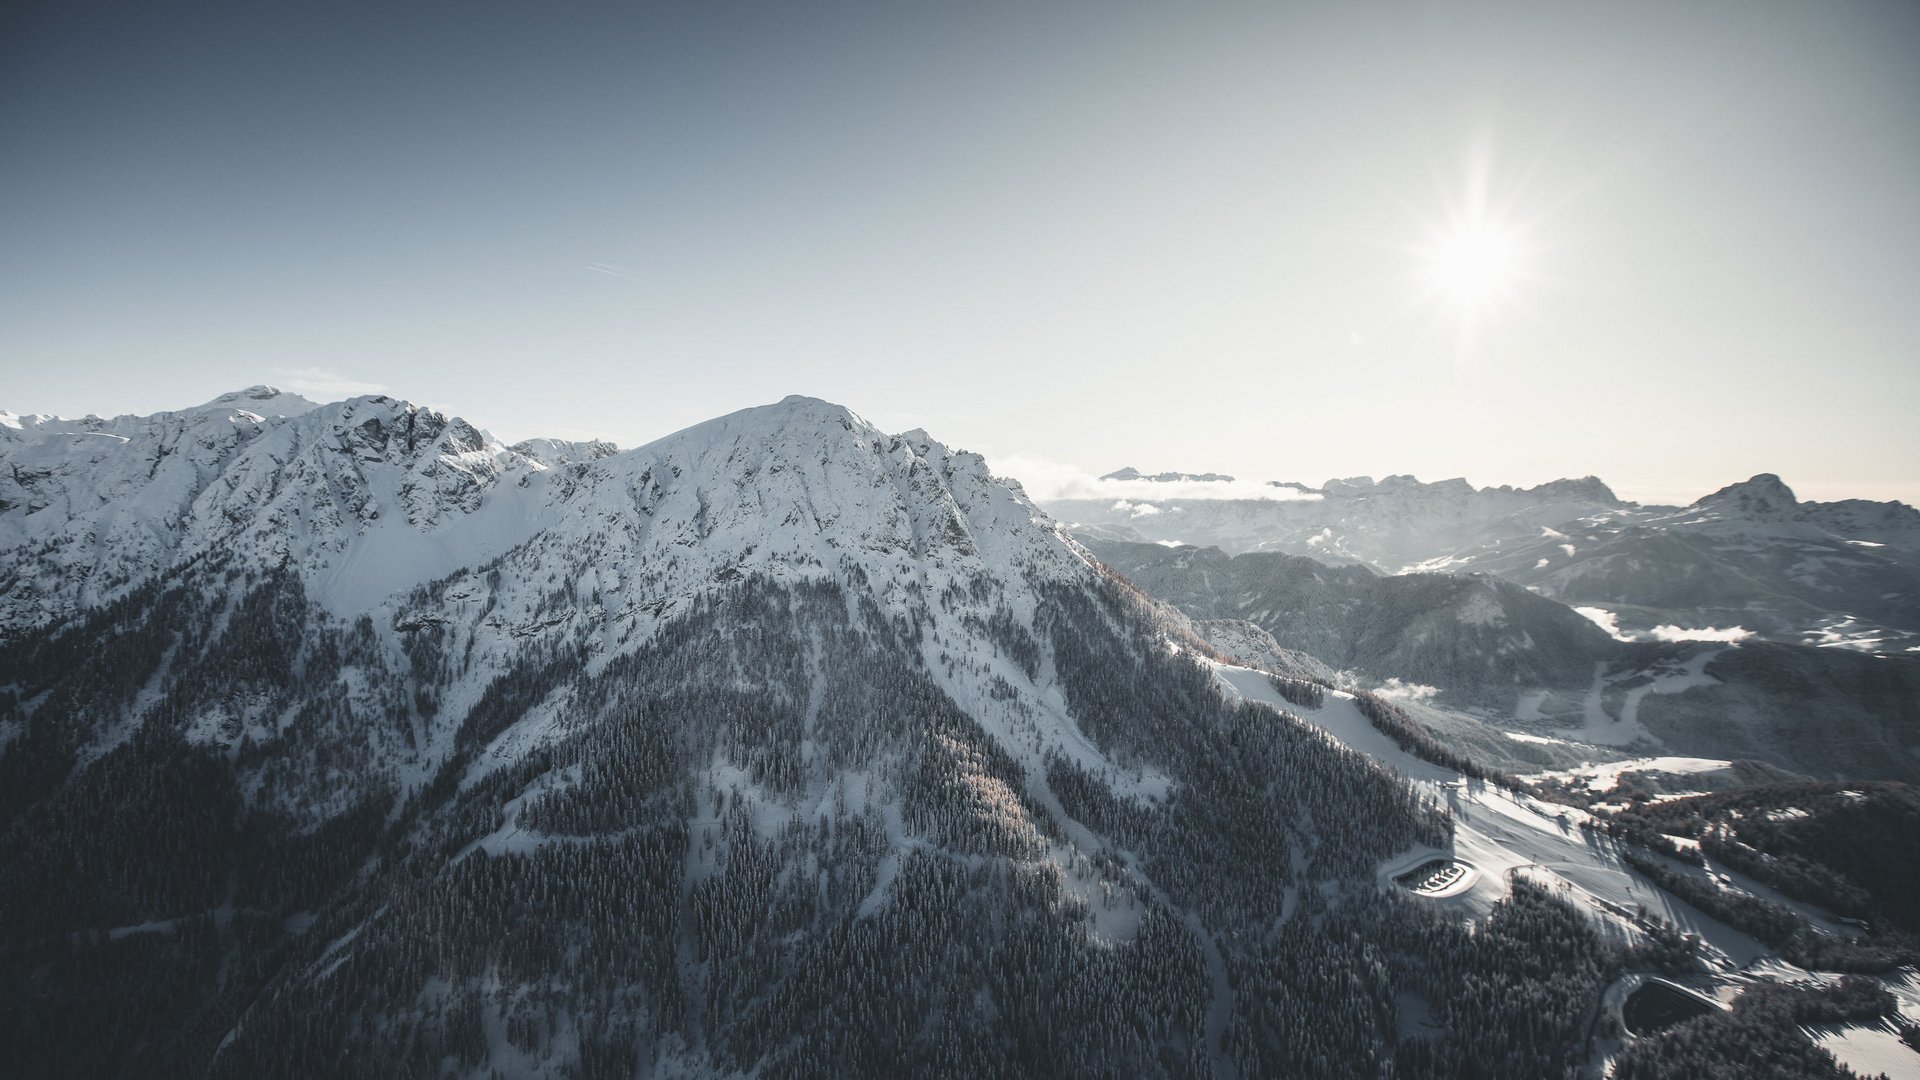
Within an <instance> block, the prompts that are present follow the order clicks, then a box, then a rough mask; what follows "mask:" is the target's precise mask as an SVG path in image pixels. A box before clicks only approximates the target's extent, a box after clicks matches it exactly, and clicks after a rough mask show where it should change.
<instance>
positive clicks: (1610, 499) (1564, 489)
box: [1521, 476, 1621, 506]
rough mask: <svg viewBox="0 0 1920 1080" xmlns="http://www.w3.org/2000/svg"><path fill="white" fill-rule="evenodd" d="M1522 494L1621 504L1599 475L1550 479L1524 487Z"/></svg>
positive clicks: (1612, 504)
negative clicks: (1535, 485)
mask: <svg viewBox="0 0 1920 1080" xmlns="http://www.w3.org/2000/svg"><path fill="white" fill-rule="evenodd" d="M1521 494H1523V495H1538V496H1541V497H1544V498H1553V499H1579V500H1583V501H1586V502H1596V503H1605V504H1608V505H1611V506H1619V505H1621V502H1620V497H1619V496H1618V495H1615V494H1614V493H1613V489H1612V488H1610V487H1608V486H1607V484H1606V481H1604V480H1601V479H1600V478H1599V477H1597V476H1582V477H1580V478H1579V479H1577V480H1574V479H1564V480H1549V481H1547V482H1546V483H1544V484H1541V485H1539V486H1537V487H1530V488H1522V489H1521Z"/></svg>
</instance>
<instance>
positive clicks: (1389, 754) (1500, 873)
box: [1214, 664, 1772, 971]
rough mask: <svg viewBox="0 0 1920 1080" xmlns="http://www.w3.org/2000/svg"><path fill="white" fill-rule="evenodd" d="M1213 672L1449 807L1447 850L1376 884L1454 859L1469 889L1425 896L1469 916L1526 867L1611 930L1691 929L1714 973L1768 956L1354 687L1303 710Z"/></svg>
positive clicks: (1236, 672)
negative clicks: (1406, 726) (1425, 739)
mask: <svg viewBox="0 0 1920 1080" xmlns="http://www.w3.org/2000/svg"><path fill="white" fill-rule="evenodd" d="M1214 670H1215V673H1216V675H1217V676H1218V678H1219V680H1220V682H1221V683H1222V684H1223V685H1224V686H1225V687H1226V688H1227V690H1228V691H1229V692H1230V693H1232V694H1234V695H1236V696H1238V697H1240V698H1243V699H1245V700H1247V701H1255V702H1260V703H1262V704H1265V705H1270V706H1272V707H1273V708H1275V709H1277V710H1279V711H1281V712H1285V713H1288V714H1290V715H1293V716H1298V717H1300V718H1301V719H1303V720H1305V721H1306V722H1308V723H1310V724H1313V725H1314V726H1315V727H1318V728H1320V729H1321V730H1322V731H1325V732H1326V733H1327V734H1328V735H1331V736H1332V737H1333V738H1335V739H1337V740H1339V741H1340V742H1341V743H1343V744H1345V745H1346V746H1348V747H1351V748H1352V749H1354V750H1358V751H1360V752H1361V753H1363V754H1366V755H1367V756H1368V757H1370V758H1372V759H1373V760H1375V761H1376V762H1379V763H1380V764H1381V765H1383V766H1386V767H1387V768H1389V769H1392V770H1394V771H1395V772H1398V773H1400V774H1401V775H1403V776H1405V777H1406V778H1407V779H1409V780H1411V781H1413V782H1414V783H1415V784H1416V785H1417V786H1419V787H1420V788H1422V789H1423V790H1425V791H1426V792H1427V793H1428V794H1430V795H1431V796H1432V797H1433V798H1434V800H1435V801H1436V802H1439V803H1440V804H1442V805H1444V806H1446V807H1447V808H1448V810H1449V811H1450V812H1451V813H1452V815H1453V819H1454V841H1453V846H1452V848H1451V849H1449V850H1444V851H1443V850H1438V849H1434V848H1425V847H1422V848H1415V849H1413V850H1411V851H1408V852H1406V853H1405V854H1403V855H1400V856H1398V857H1396V858H1394V859H1391V860H1388V861H1387V862H1386V863H1384V864H1383V865H1382V866H1381V867H1380V869H1379V875H1378V876H1379V881H1380V884H1381V886H1382V887H1388V886H1391V885H1392V882H1393V879H1394V878H1395V877H1396V876H1398V875H1400V874H1403V873H1406V872H1407V871H1408V870H1411V869H1414V868H1415V867H1418V866H1419V865H1420V864H1421V863H1423V862H1426V861H1428V860H1430V859H1433V858H1436V857H1438V858H1445V859H1452V860H1454V861H1456V862H1459V863H1462V864H1464V865H1465V866H1467V867H1469V868H1470V869H1472V870H1475V871H1478V873H1477V874H1472V875H1469V878H1470V880H1471V883H1470V884H1469V885H1468V886H1467V887H1465V888H1462V889H1458V890H1450V891H1449V892H1448V893H1447V894H1445V895H1442V896H1436V897H1432V898H1430V899H1431V901H1432V902H1433V903H1436V904H1445V905H1448V906H1449V907H1452V908H1456V909H1458V910H1459V911H1460V912H1461V913H1462V914H1465V915H1468V916H1471V917H1473V918H1480V917H1482V916H1484V915H1486V914H1487V913H1488V912H1489V911H1491V910H1492V908H1493V905H1494V904H1496V903H1498V902H1499V901H1500V900H1502V899H1504V898H1505V897H1507V896H1508V895H1509V894H1510V893H1511V892H1512V884H1513V879H1514V877H1515V876H1516V875H1520V874H1525V875H1526V876H1527V877H1528V878H1529V879H1531V880H1533V881H1535V882H1537V883H1540V884H1544V885H1547V886H1549V887H1551V888H1554V889H1556V890H1558V891H1560V892H1561V893H1562V894H1563V895H1564V896H1565V897H1566V898H1567V899H1569V900H1571V901H1573V902H1574V903H1576V904H1578V905H1580V906H1583V907H1585V908H1587V909H1588V910H1590V911H1591V912H1592V913H1593V914H1594V915H1595V916H1597V917H1598V918H1599V920H1600V921H1601V922H1602V923H1603V924H1604V925H1609V926H1613V927H1615V928H1617V932H1620V933H1623V934H1630V933H1632V932H1633V930H1632V925H1633V920H1634V919H1635V917H1636V916H1639V915H1641V914H1643V913H1644V914H1645V915H1650V916H1655V917H1658V918H1660V919H1664V920H1666V921H1667V922H1668V923H1671V924H1672V925H1674V926H1675V927H1677V928H1679V929H1680V930H1682V931H1684V932H1687V933H1693V934H1698V935H1699V936H1700V940H1701V942H1702V944H1703V946H1704V948H1703V952H1705V953H1706V954H1707V959H1708V961H1709V963H1711V964H1712V965H1714V966H1715V967H1717V968H1719V969H1721V970H1729V971H1730V970H1736V969H1739V968H1744V967H1745V966H1747V965H1748V964H1750V963H1752V962H1753V961H1755V960H1758V959H1760V958H1762V957H1765V956H1769V955H1771V953H1772V951H1771V950H1770V949H1768V948H1767V947H1766V946H1765V945H1763V944H1761V943H1760V942H1759V941H1757V940H1755V939H1754V938H1753V937H1751V936H1749V935H1747V934H1744V933H1742V932H1740V931H1738V930H1735V929H1734V928H1733V927H1730V926H1728V925H1726V924H1725V923H1723V922H1720V921H1719V920H1717V919H1713V918H1710V917H1709V916H1707V915H1706V914H1704V913H1703V912H1701V911H1699V910H1698V909H1696V908H1694V907H1693V906H1691V905H1689V904H1687V903H1685V902H1683V901H1681V900H1678V899H1676V898H1674V897H1673V896H1671V895H1669V894H1668V893H1666V892H1664V891H1663V890H1661V889H1660V888H1659V886H1657V885H1655V884H1654V883H1653V882H1652V881H1651V880H1650V879H1648V878H1647V877H1646V875H1644V874H1641V873H1640V872H1639V871H1637V870H1635V869H1633V868H1632V867H1631V866H1628V865H1626V863H1625V862H1624V861H1622V859H1621V857H1620V851H1619V849H1618V847H1617V846H1616V845H1615V844H1614V842H1613V841H1612V839H1611V838H1609V837H1607V836H1605V835H1604V834H1600V833H1597V832H1588V831H1586V830H1583V829H1581V828H1580V823H1581V822H1582V821H1583V820H1585V819H1587V817H1588V815H1587V814H1586V813H1585V812H1584V811H1581V810H1578V809H1575V808H1573V807H1561V806H1553V805H1549V804H1544V803H1539V802H1536V801H1535V800H1532V799H1528V798H1525V797H1523V796H1516V795H1514V794H1512V793H1511V792H1508V791H1506V790H1504V789H1502V788H1499V787H1496V786H1494V785H1491V784H1487V783H1485V782H1483V781H1479V780H1473V779H1470V778H1467V777H1463V776H1461V775H1460V774H1459V773H1457V772H1455V771H1453V770H1452V769H1447V768H1443V767H1441V766H1438V765H1435V764H1433V763H1431V762H1427V761H1423V760H1421V759H1419V758H1417V757H1415V756H1413V755H1412V754H1410V753H1408V752H1406V751H1404V750H1402V749H1400V748H1399V747H1398V746H1397V745H1395V744H1394V742H1393V741H1392V740H1391V739H1389V738H1387V737H1386V736H1385V735H1383V734H1381V733H1380V731H1379V730H1378V729H1376V728H1375V727H1374V726H1373V725H1372V724H1371V723H1369V722H1368V720H1367V718H1366V717H1365V716H1363V715H1361V713H1360V710H1359V708H1358V707H1357V706H1356V705H1355V704H1354V699H1353V696H1352V695H1351V694H1345V693H1340V692H1338V691H1328V693H1327V695H1326V701H1325V703H1324V704H1323V705H1322V706H1321V707H1320V708H1318V709H1310V708H1303V707H1300V706H1297V705H1294V704H1292V703H1291V702H1288V701H1287V700H1286V699H1284V698H1282V697H1281V696H1280V695H1279V693H1278V692H1277V691H1276V690H1274V688H1273V684H1272V683H1271V682H1269V681H1268V678H1267V675H1266V674H1265V673H1264V672H1260V671H1255V670H1253V669H1250V668H1243V667H1235V666H1232V665H1229V664H1216V665H1215V666H1214Z"/></svg>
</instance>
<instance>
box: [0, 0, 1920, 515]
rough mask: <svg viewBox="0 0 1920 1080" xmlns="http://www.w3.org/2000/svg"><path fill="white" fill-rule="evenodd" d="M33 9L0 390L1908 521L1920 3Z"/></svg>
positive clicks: (11, 173) (1919, 206)
mask: <svg viewBox="0 0 1920 1080" xmlns="http://www.w3.org/2000/svg"><path fill="white" fill-rule="evenodd" d="M8 12H9V13H8V14H6V15H0V20H3V21H0V147H4V148H5V149H4V152H0V408H7V409H12V410H14V411H20V412H28V411H39V412H60V413H69V414H77V413H85V412H102V413H115V412H147V411H152V410H156V409H161V408H169V407H178V406H182V405H186V404H190V403H194V402H198V401H202V400H205V399H207V398H210V397H212V396H214V395H215V394H217V393H219V392H222V391H224V390H229V389H233V388H236V387H239V386H244V385H247V384H250V383H256V382H276V383H279V384H282V385H288V386H292V387H296V388H302V389H305V390H306V391H307V392H309V394H310V395H312V394H319V395H320V396H327V390H328V389H329V388H331V389H332V390H334V391H336V392H337V393H339V394H346V393H353V392H359V391H363V390H366V389H369V388H374V387H379V388H383V389H385V390H386V391H388V392H391V393H394V394H397V395H401V396H404V397H408V398H412V399H415V400H420V401H425V402H429V403H432V404H434V405H436V406H440V407H445V408H449V409H452V410H455V411H458V412H459V413H461V414H462V415H466V416H468V417H470V418H472V419H474V420H475V421H476V422H479V423H481V424H483V425H485V426H487V427H490V428H491V429H493V430H494V431H496V432H497V433H499V434H501V435H503V436H506V437H509V438H519V437H526V436H530V435H536V434H540V435H554V436H560V437H585V436H594V435H597V436H603V437H608V438H612V439H614V440H616V441H618V442H620V443H622V444H623V445H633V444H637V443H640V442H644V441H646V440H647V439H650V438H653V437H655V436H658V435H661V434H665V433H667V432H668V431H671V430H674V429H676V428H678V427H681V426H684V425H686V424H689V423H692V422H696V421H698V420H701V419H704V418H706V417H708V416H711V415H714V414H717V413H721V412H725V411H729V410H731V409H734V408H739V407H742V406H745V405H750V404H758V403H762V402H767V401H772V400H777V399H778V398H780V397H782V396H784V395H786V394H788V393H806V394H812V395H816V396H820V397H826V398H829V399H833V400H837V401H841V402H844V403H845V404H847V405H849V406H851V407H853V408H854V409H855V410H857V411H859V412H861V413H862V414H863V415H866V416H867V417H868V418H869V419H872V420H874V421H875V422H876V423H879V424H881V425H882V426H885V427H889V428H893V429H904V428H909V427H917V426H924V427H926V428H927V429H929V430H930V431H932V432H933V433H934V434H935V435H936V436H938V437H940V438H942V439H943V440H945V441H947V442H949V443H954V444H958V445H962V446H966V447H968V448H970V449H976V450H981V451H984V452H987V453H988V454H989V455H990V456H992V457H994V458H996V459H998V460H1005V459H1009V458H1012V457H1014V456H1015V455H1026V456H1027V457H1029V458H1038V459H1042V460H1048V461H1053V462H1063V463H1073V464H1076V465H1079V466H1081V467H1083V468H1085V469H1088V470H1091V471H1094V472H1104V471H1106V470H1108V469H1112V468H1117V467H1119V466H1121V465H1127V464H1132V465H1137V466H1140V467H1142V468H1145V469H1149V470H1159V469H1184V470H1191V471H1199V470H1218V471H1224V472H1231V473H1235V474H1237V475H1240V476H1243V477H1251V478H1262V479H1264V478H1282V479H1299V480H1304V481H1308V482H1313V483H1317V482H1319V481H1321V480H1324V479H1326V478H1327V477H1329V476H1346V475H1353V474H1357V473H1372V474H1375V475H1382V474H1386V473H1397V472H1411V473H1416V474H1418V475H1420V476H1422V477H1423V478H1428V479H1438V478H1441V477H1447V476H1456V475H1464V476H1466V477H1468V478H1469V479H1471V480H1473V481H1475V482H1476V483H1481V484H1490V483H1518V484H1528V483H1535V482H1538V481H1542V480H1546V479H1551V478H1553V477H1557V476H1562V475H1583V474H1588V473H1594V474H1598V475H1600V476H1602V477H1604V478H1606V479H1607V480H1608V481H1610V482H1611V483H1613V484H1614V485H1615V487H1616V488H1617V489H1619V490H1620V491H1622V493H1623V494H1627V495H1629V496H1634V497H1641V498H1648V499H1653V498H1658V499H1668V500H1671V499H1689V498H1692V497H1694V496H1697V495H1699V494H1702V493H1704V492H1706V491H1708V490H1711V489H1713V488H1715V487H1718V486H1720V485H1722V484H1724V483H1726V482H1729V481H1731V480H1735V479H1742V478H1745V477H1746V476H1748V475H1750V474H1752V473H1755V472H1760V471H1771V472H1777V473H1780V474H1781V475H1782V476H1784V477H1785V478H1786V479H1787V481H1788V482H1789V483H1790V484H1792V485H1793V486H1794V487H1795V489H1796V490H1798V491H1799V492H1800V493H1801V494H1802V495H1803V496H1808V497H1819V498H1831V497H1841V496H1849V495H1857V496H1867V497H1875V498H1901V499H1904V500H1907V501H1909V502H1920V423H1915V420H1914V414H1915V412H1916V408H1915V405H1916V402H1920V363H1917V361H1920V353H1917V351H1916V350H1917V348H1920V64H1916V63H1915V62H1914V60H1913V58H1914V57H1915V56H1917V55H1920V5H1916V4H1913V3H1911V2H1907V0H1894V2H1887V3H1846V2H1834V3H1819V4H1813V3H1799V2H1794V3H1758V2H1746V0H1743V2H1739V3H1724V4H1723V3H1691V4H1684V5H1676V4H1671V3H1655V4H1636V3H1615V4H1590V3H1582V4H1554V3H1537V2H1536V3H1514V4H1447V5H1424V4H1377V5H1360V4H1339V5H1324V6H1315V5H1302V4H1284V5H1282V4H1217V5H1215V4H1195V3H1180V4H1165V5H1129V4H1114V3H1102V4H1088V5H1079V4H1045V3H1042V4H1030V3H1020V4H1004V5H1001V4H964V5H960V4H948V5H901V4H874V5H870V6H869V5H859V4H829V5H786V4H780V5H765V6H754V5H741V4H726V3H714V4H696V5H677V6H671V7H669V6H647V5H640V4H604V5H594V4H582V5H545V4H526V3H512V4H506V3H485V2H482V3H461V4H457V5H456V4H447V5H444V6H438V5H434V4H406V5H393V4H384V3H383V4H366V5H354V4H331V5H319V4H315V5H305V6H301V5H261V4H252V3H245V4H243V3H233V4H195V3H184V4H179V5H152V6H151V9H150V10H146V11H131V12H130V11H124V10H118V9H117V8H108V7H101V8H99V9H98V10H93V9H91V8H90V6H89V4H88V3H86V2H85V0H75V2H63V3H44V4H41V5H39V6H37V7H36V6H35V5H33V4H31V3H30V4H27V5H15V6H13V7H10V8H9V9H8ZM1476 207H1477V208H1478V210H1477V211H1476V210H1475V208H1476ZM1470 218H1471V219H1473V220H1476V221H1478V223H1479V234H1478V235H1481V236H1482V237H1483V238H1484V237H1486V236H1492V237H1494V238H1495V239H1496V240H1497V241H1498V246H1499V247H1500V249H1501V253H1500V258H1499V259H1498V260H1496V261H1498V262H1499V264H1500V265H1499V267H1498V268H1497V272H1494V273H1492V275H1491V278H1492V279H1491V280H1490V281H1482V282H1480V283H1479V284H1480V285H1482V286H1484V288H1468V289H1461V288H1452V289H1448V288H1441V287H1436V285H1437V283H1436V280H1435V278H1434V274H1433V268H1432V257H1433V250H1434V249H1435V246H1436V245H1437V244H1441V243H1442V241H1443V240H1444V238H1446V237H1448V236H1454V235H1456V234H1457V232H1458V230H1459V228H1460V226H1461V223H1462V222H1463V221H1466V220H1468V219H1470ZM1449 250H1451V249H1449ZM1475 250H1478V249H1475ZM1449 265H1452V264H1449ZM1450 273H1454V272H1452V271H1450ZM1455 276H1456V277H1457V273H1455ZM1451 283H1452V284H1453V285H1455V286H1458V285H1459V284H1460V283H1459V282H1458V281H1457V280H1453V281H1452V282H1451ZM1438 284H1447V282H1440V283H1438ZM1463 293H1464V294H1466V295H1465V296H1464V297H1463V295H1462V294H1463Z"/></svg>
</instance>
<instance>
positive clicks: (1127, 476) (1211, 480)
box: [1100, 465, 1233, 484]
mask: <svg viewBox="0 0 1920 1080" xmlns="http://www.w3.org/2000/svg"><path fill="white" fill-rule="evenodd" d="M1100 479H1102V480H1146V481H1150V482H1152V483H1156V484H1179V483H1201V484H1231V483H1233V477H1231V476H1228V475H1227V474H1226V473H1216V472H1208V473H1183V472H1162V473H1153V474H1148V473H1143V472H1141V471H1140V470H1139V469H1136V468H1134V467H1133V466H1131V465H1129V466H1127V467H1126V468H1124V469H1115V470H1114V471H1112V472H1110V473H1108V474H1106V475H1105V476H1102V477H1101V478H1100Z"/></svg>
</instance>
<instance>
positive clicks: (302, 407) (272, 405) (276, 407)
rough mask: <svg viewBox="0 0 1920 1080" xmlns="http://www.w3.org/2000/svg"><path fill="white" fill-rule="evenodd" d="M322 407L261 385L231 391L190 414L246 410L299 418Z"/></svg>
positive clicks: (277, 389) (274, 387) (283, 391)
mask: <svg viewBox="0 0 1920 1080" xmlns="http://www.w3.org/2000/svg"><path fill="white" fill-rule="evenodd" d="M319 407H320V406H319V405H318V404H317V403H315V402H312V401H308V400H307V399H306V398H303V397H301V396H300V395H299V394H292V393H288V392H287V391H285V390H282V389H280V388H279V387H277V386H268V385H266V384H265V383H261V384H258V385H255V386H249V387H247V388H246V389H244V390H230V391H228V392H227V393H224V394H221V395H220V396H219V397H217V398H214V399H213V400H212V401H209V402H207V403H206V404H205V405H201V406H199V407H198V408H196V409H191V410H188V411H190V412H212V411H218V410H224V409H244V410H246V411H247V412H250V413H257V414H259V415H261V416H299V415H301V414H303V413H309V412H312V411H313V410H315V409H317V408H319Z"/></svg>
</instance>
